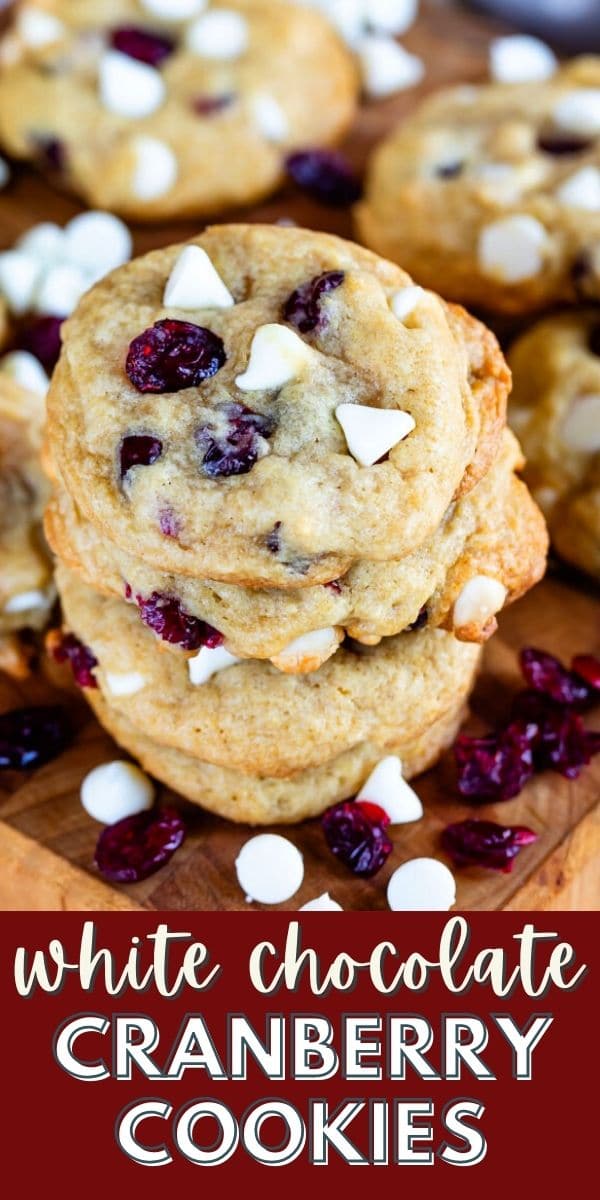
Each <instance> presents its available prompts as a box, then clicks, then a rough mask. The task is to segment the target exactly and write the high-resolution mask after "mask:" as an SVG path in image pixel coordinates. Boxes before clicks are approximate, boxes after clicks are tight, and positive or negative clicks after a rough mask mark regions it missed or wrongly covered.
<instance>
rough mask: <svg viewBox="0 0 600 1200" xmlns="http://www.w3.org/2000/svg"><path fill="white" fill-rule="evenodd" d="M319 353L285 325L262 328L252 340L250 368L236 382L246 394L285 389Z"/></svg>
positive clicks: (261, 326)
mask: <svg viewBox="0 0 600 1200" xmlns="http://www.w3.org/2000/svg"><path fill="white" fill-rule="evenodd" d="M314 358H315V352H314V351H313V350H311V349H310V347H309V346H307V345H306V342H303V341H302V339H301V338H299V337H298V334H297V333H294V331H293V330H292V329H288V328H287V327H286V326H285V325H260V326H259V328H258V329H257V330H256V333H255V334H254V337H253V338H252V345H251V347H250V358H249V360H248V366H247V367H246V370H245V371H244V373H243V374H242V375H238V376H237V379H236V381H235V382H236V384H237V386H238V387H239V388H240V389H241V391H242V392H258V391H261V390H262V389H265V390H266V391H268V390H269V389H272V388H279V387H283V385H284V383H289V382H290V381H291V380H292V379H297V378H298V377H299V376H300V375H302V374H303V373H304V371H305V370H306V368H307V367H308V366H309V364H310V363H311V362H312V361H313V360H314Z"/></svg>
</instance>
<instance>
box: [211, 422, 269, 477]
mask: <svg viewBox="0 0 600 1200" xmlns="http://www.w3.org/2000/svg"><path fill="white" fill-rule="evenodd" d="M274 429H275V421H274V420H273V418H272V417H265V416H263V414H262V413H255V412H251V410H250V409H249V408H246V407H245V406H244V405H243V404H224V405H222V406H220V408H219V409H217V410H216V412H215V420H214V422H210V423H209V424H208V425H203V426H202V427H201V428H200V429H197V430H196V445H197V447H198V449H199V450H200V452H201V456H202V457H201V460H200V461H201V466H202V471H203V472H204V474H205V475H209V476H210V477H211V478H212V479H219V478H222V477H223V476H228V475H245V474H246V473H247V472H248V471H250V470H251V469H252V467H253V466H254V464H255V462H256V460H257V459H258V458H259V456H260V449H261V443H260V440H259V439H260V438H268V437H270V435H271V434H272V433H273V431H274Z"/></svg>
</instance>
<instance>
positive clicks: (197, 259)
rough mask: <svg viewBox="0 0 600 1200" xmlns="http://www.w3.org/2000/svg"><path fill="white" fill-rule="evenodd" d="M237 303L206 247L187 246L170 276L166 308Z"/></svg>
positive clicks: (165, 301)
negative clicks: (204, 248)
mask: <svg viewBox="0 0 600 1200" xmlns="http://www.w3.org/2000/svg"><path fill="white" fill-rule="evenodd" d="M234 303H235V301H234V299H233V296H232V295H231V292H230V291H229V289H228V288H227V287H226V286H225V284H224V283H223V280H222V279H221V276H220V275H219V273H218V272H217V271H216V270H215V268H214V266H213V264H212V262H211V260H210V258H209V257H208V254H207V253H206V250H203V249H202V247H201V246H186V247H185V249H184V250H182V251H181V254H180V255H179V258H178V259H177V261H176V263H175V265H174V267H173V269H172V271H171V274H170V275H169V278H168V280H167V284H166V287H165V294H164V296H163V304H164V305H165V308H182V309H186V310H193V309H196V308H231V306H232V305H233V304H234Z"/></svg>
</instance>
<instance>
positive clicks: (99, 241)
mask: <svg viewBox="0 0 600 1200" xmlns="http://www.w3.org/2000/svg"><path fill="white" fill-rule="evenodd" d="M131 249H132V241H131V234H130V232H129V230H128V228H127V226H126V225H125V224H124V222H123V221H120V220H119V218H118V217H115V216H113V214H112V213H107V212H95V211H92V212H84V213H79V215H78V216H76V217H73V219H72V220H71V221H69V222H68V223H67V224H66V225H65V229H64V253H65V257H66V258H67V260H68V261H69V262H70V263H72V264H73V265H75V266H77V267H79V268H80V269H81V270H82V271H84V272H85V273H86V276H87V277H88V279H89V280H90V281H91V280H92V279H93V280H94V281H95V280H97V279H101V278H102V276H103V275H106V274H107V273H108V272H109V271H112V270H114V268H115V267H120V266H121V264H122V263H125V262H127V260H128V258H129V257H130V255H131Z"/></svg>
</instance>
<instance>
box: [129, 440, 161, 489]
mask: <svg viewBox="0 0 600 1200" xmlns="http://www.w3.org/2000/svg"><path fill="white" fill-rule="evenodd" d="M161 454H162V442H161V441H160V440H159V438H156V437H153V436H152V435H151V434H145V433H130V434H128V435H127V437H124V438H123V439H122V440H121V445H120V447H119V464H120V468H121V479H123V477H124V476H125V475H126V474H127V472H128V471H130V470H131V468H132V467H149V466H151V465H152V463H154V462H156V460H157V459H158V458H160V456H161Z"/></svg>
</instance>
